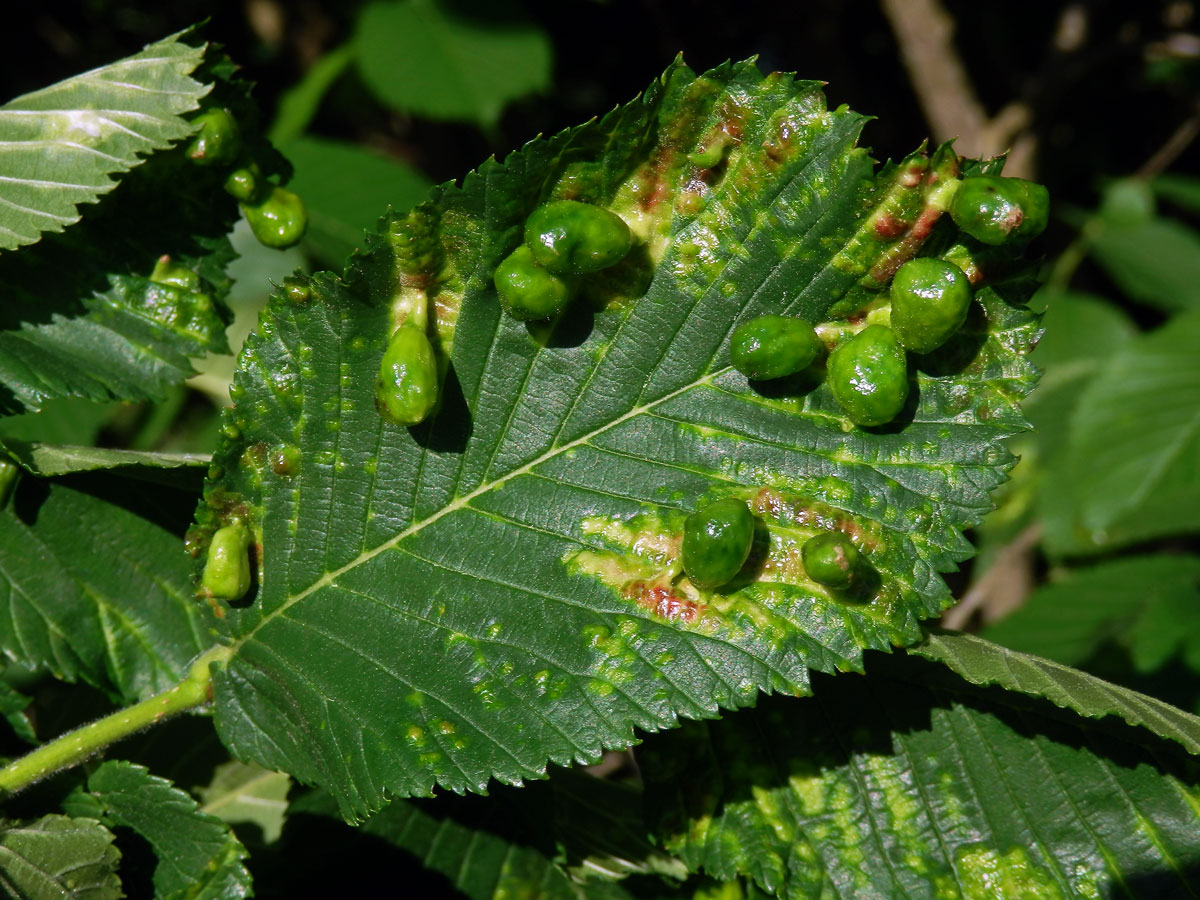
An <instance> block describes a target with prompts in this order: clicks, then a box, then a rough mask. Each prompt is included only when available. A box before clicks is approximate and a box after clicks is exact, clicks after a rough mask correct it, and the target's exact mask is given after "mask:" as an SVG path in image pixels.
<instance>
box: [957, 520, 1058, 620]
mask: <svg viewBox="0 0 1200 900" xmlns="http://www.w3.org/2000/svg"><path fill="white" fill-rule="evenodd" d="M1041 539H1042V525H1041V523H1040V522H1034V523H1033V524H1032V525H1029V526H1028V527H1026V528H1025V529H1024V530H1023V531H1022V532H1021V533H1020V534H1018V535H1017V536H1016V537H1015V538H1013V539H1012V541H1010V542H1009V543H1008V545H1007V546H1006V547H1005V548H1004V549H1003V550H1001V551H1000V552H999V553H998V554H997V556H996V560H995V562H993V563H992V565H991V567H990V568H989V569H988V570H987V571H986V572H984V573H983V577H981V578H980V579H979V580H978V581H976V582H975V584H973V585H971V588H970V590H968V591H967V592H966V593H965V594H963V598H962V599H961V600H960V601H958V604H957V605H956V606H952V607H950V609H948V610H946V612H945V613H943V614H942V625H943V626H944V627H946V628H953V629H955V630H958V631H961V630H962V627H963V626H964V625H966V624H967V622H969V621H970V620H971V617H972V616H973V615H974V614H975V613H976V611H978V610H980V609H984V608H990V607H991V606H992V605H993V603H994V602H995V601H996V599H997V598H1000V597H1003V598H1004V600H1005V603H1004V604H1003V606H1004V607H1005V611H1007V610H1008V609H1011V608H1012V607H1013V606H1014V605H1019V604H1020V602H1022V601H1023V600H1024V595H1025V594H1026V593H1027V592H1028V591H1027V585H1028V584H1029V583H1030V582H1031V581H1032V579H1031V577H1030V572H1029V557H1030V556H1031V554H1032V553H1033V548H1034V547H1036V546H1037V545H1038V542H1039V541H1040V540H1041ZM1014 582H1015V585H1014ZM1014 586H1015V587H1016V588H1017V590H1011V588H1013V587H1014ZM1014 596H1017V597H1018V600H1017V603H1016V604H1014V603H1013V602H1012V599H1013V597H1014Z"/></svg>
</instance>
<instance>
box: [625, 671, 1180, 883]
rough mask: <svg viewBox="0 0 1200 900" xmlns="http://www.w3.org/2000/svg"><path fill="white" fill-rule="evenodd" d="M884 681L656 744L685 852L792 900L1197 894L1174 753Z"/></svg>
mask: <svg viewBox="0 0 1200 900" xmlns="http://www.w3.org/2000/svg"><path fill="white" fill-rule="evenodd" d="M875 663H878V669H876V670H875V671H874V672H873V673H870V674H868V675H867V676H866V677H865V678H863V677H854V676H842V677H836V678H829V677H826V676H818V681H819V684H818V685H817V688H816V690H815V692H814V696H813V697H812V698H804V699H801V700H793V699H788V698H772V699H771V700H769V701H766V702H764V703H763V704H761V705H760V706H759V707H758V708H757V709H756V710H753V711H750V710H747V711H740V712H738V713H737V714H735V715H733V716H730V717H728V718H727V719H726V720H723V721H721V722H717V723H702V724H689V725H688V726H686V728H685V729H684V730H681V731H676V732H671V733H668V734H664V735H660V736H656V737H654V738H653V739H652V741H653V743H651V742H649V741H648V742H647V747H646V749H645V750H644V751H641V752H640V755H639V763H640V765H641V767H642V771H643V772H644V773H645V774H646V779H647V809H648V810H650V811H651V814H652V815H653V814H655V813H657V814H658V822H657V828H658V830H659V833H660V834H662V835H663V836H664V839H665V843H666V846H667V848H668V849H669V850H672V851H673V852H675V853H677V854H678V855H679V856H681V858H683V859H684V861H685V862H687V863H688V865H689V867H690V868H691V869H692V870H693V871H704V872H706V873H708V874H709V875H711V876H713V877H717V878H722V879H725V878H729V877H733V876H734V875H736V874H739V873H740V874H744V875H747V876H749V877H753V878H754V879H755V881H756V882H757V883H758V884H759V885H760V886H762V887H763V888H765V889H766V890H768V891H771V892H773V893H776V894H778V895H779V896H781V897H785V898H802V897H812V896H820V895H825V896H847V897H848V896H854V897H860V896H880V897H883V896H908V897H913V898H921V897H964V898H966V897H983V896H1005V897H1009V896H1022V895H1024V896H1041V897H1055V898H1063V897H1081V898H1082V897H1093V896H1106V895H1109V894H1113V895H1119V894H1121V893H1125V894H1128V895H1131V896H1141V895H1145V894H1151V895H1152V894H1154V893H1156V892H1162V893H1163V894H1164V895H1170V894H1175V895H1178V896H1189V895H1191V894H1194V893H1195V892H1196V890H1197V888H1198V886H1197V884H1196V876H1195V871H1196V869H1195V860H1196V857H1197V854H1198V853H1200V846H1198V845H1197V843H1196V841H1195V825H1196V821H1197V818H1198V816H1200V807H1198V806H1197V803H1196V799H1195V797H1196V783H1197V769H1196V767H1195V765H1194V762H1193V761H1192V760H1189V759H1187V758H1184V757H1182V755H1181V754H1179V753H1177V752H1175V748H1173V747H1172V746H1171V745H1169V744H1164V743H1163V742H1160V741H1157V740H1156V739H1155V738H1153V737H1152V736H1150V735H1148V734H1146V733H1145V732H1143V731H1141V730H1140V729H1128V728H1124V727H1119V728H1108V727H1104V726H1101V725H1098V724H1097V723H1093V722H1088V721H1087V720H1084V719H1080V718H1078V717H1075V716H1069V715H1068V716H1064V715H1063V714H1062V713H1060V712H1059V711H1058V710H1057V709H1055V708H1054V707H1053V706H1050V705H1049V704H1048V703H1046V702H1045V701H1030V700H1027V699H1026V698H1023V697H1020V696H1018V695H1015V694H1011V693H1005V692H1000V691H996V690H995V689H992V690H988V689H981V688H976V687H972V686H969V685H967V684H966V683H964V682H963V681H961V680H960V679H958V678H957V677H955V676H953V675H949V673H946V672H945V670H941V671H939V670H938V668H937V666H936V665H934V666H932V667H931V666H930V664H928V663H925V662H923V661H920V660H917V659H914V658H912V657H907V658H905V657H895V658H890V659H883V658H880V657H876V658H874V659H873V660H872V664H873V665H874V664H875ZM652 751H653V752H652Z"/></svg>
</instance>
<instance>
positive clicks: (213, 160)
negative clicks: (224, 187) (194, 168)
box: [184, 107, 242, 166]
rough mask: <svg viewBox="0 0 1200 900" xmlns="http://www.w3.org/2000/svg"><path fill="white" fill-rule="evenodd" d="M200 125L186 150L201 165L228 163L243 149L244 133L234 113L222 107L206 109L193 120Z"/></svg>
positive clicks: (193, 160) (192, 159)
mask: <svg viewBox="0 0 1200 900" xmlns="http://www.w3.org/2000/svg"><path fill="white" fill-rule="evenodd" d="M192 121H193V122H195V123H198V124H199V126H200V129H199V131H197V132H196V135H195V137H193V138H192V140H191V142H190V143H189V144H188V145H187V149H186V150H185V151H184V152H185V153H186V154H187V157H188V159H190V160H191V161H192V162H194V163H196V164H198V165H201V166H214V165H227V164H229V163H232V162H233V161H234V160H235V159H237V155H238V153H240V152H241V149H242V135H241V130H240V129H239V128H238V124H237V120H236V119H235V118H234V117H233V114H232V113H231V112H230V111H229V110H227V109H222V108H220V107H214V108H213V109H206V110H205V111H204V112H202V113H200V115H198V116H197V117H196V118H195V119H193V120H192Z"/></svg>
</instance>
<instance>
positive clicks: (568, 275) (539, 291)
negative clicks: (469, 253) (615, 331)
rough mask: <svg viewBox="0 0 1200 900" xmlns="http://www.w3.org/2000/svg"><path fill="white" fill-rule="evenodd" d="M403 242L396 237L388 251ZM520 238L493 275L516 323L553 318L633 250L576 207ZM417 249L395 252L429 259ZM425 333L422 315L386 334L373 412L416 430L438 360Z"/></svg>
mask: <svg viewBox="0 0 1200 900" xmlns="http://www.w3.org/2000/svg"><path fill="white" fill-rule="evenodd" d="M401 237H402V236H401V235H394V236H393V244H396V243H397V241H399V240H400V239H401ZM524 238H525V240H524V242H523V243H522V244H521V246H519V247H518V248H517V249H516V250H514V251H513V252H512V253H510V254H509V255H508V256H507V257H506V258H505V259H504V261H503V262H501V263H500V265H499V266H497V267H496V271H495V273H494V281H495V284H496V291H497V293H498V294H499V295H500V305H501V307H502V308H503V309H504V311H505V312H506V313H508V314H509V315H510V316H512V317H513V318H514V319H518V320H520V321H522V322H533V321H537V320H538V319H549V318H551V317H553V316H556V315H558V313H560V312H561V311H562V310H563V308H564V307H565V306H566V305H567V303H568V301H570V299H571V294H572V293H573V292H574V288H575V286H576V283H577V280H578V279H579V278H580V277H582V276H585V275H587V274H588V273H591V272H598V271H600V270H601V269H607V268H608V267H610V266H614V265H616V264H617V263H619V262H620V261H621V260H622V259H624V258H625V255H626V254H627V253H628V252H629V248H630V246H632V244H633V236H632V235H631V234H630V232H629V226H628V225H626V224H625V222H624V221H623V220H622V219H621V217H620V216H618V215H616V213H613V212H610V211H609V210H607V209H604V208H603V207H599V206H592V205H591V204H588V203H580V202H578V201H576V200H556V201H554V202H551V203H547V204H544V205H543V206H539V207H538V208H537V209H535V210H534V211H533V212H532V213H531V214H530V216H529V218H528V219H526V220H525V235H524ZM412 240H416V239H412V238H411V236H410V243H411V242H412ZM417 243H418V244H421V246H420V247H416V246H408V245H405V246H402V247H398V249H397V252H398V254H400V255H403V256H413V255H414V254H417V253H418V251H419V252H420V253H424V254H432V253H434V251H433V250H432V249H430V248H427V247H425V246H424V242H423V241H420V240H417ZM426 332H427V325H426V316H425V313H424V312H423V311H420V312H418V313H416V314H413V315H410V316H409V317H408V319H406V320H405V322H404V324H403V325H401V326H400V327H399V328H397V329H396V330H395V331H394V332H393V333H392V336H391V338H389V340H388V346H387V349H386V350H385V351H384V354H383V359H382V360H381V361H380V364H379V375H378V377H377V378H376V379H375V406H376V408H378V410H379V412H380V414H381V415H382V416H383V417H384V418H386V419H387V420H388V421H390V422H395V423H396V424H397V425H407V426H411V425H419V424H420V423H421V422H423V421H425V419H426V418H428V417H429V415H430V414H431V413H432V412H433V410H434V408H435V407H436V406H437V401H438V366H437V357H436V355H435V354H434V350H433V345H432V344H431V343H430V340H429V337H428V335H427V333H426Z"/></svg>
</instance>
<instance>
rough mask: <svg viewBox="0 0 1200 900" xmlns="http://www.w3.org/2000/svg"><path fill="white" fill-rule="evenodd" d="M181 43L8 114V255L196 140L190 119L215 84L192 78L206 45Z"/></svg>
mask: <svg viewBox="0 0 1200 900" xmlns="http://www.w3.org/2000/svg"><path fill="white" fill-rule="evenodd" d="M180 36H181V35H178V34H177V35H172V36H171V37H168V38H165V39H163V40H161V41H158V42H156V43H154V44H150V45H149V46H147V47H146V48H145V49H143V50H142V51H141V52H139V53H135V54H134V55H132V56H129V57H126V58H125V59H123V60H120V61H119V62H115V63H112V64H110V65H107V66H102V67H100V68H98V69H93V70H92V71H90V72H85V73H83V74H82V75H77V76H75V77H73V78H69V79H67V80H65V81H61V82H59V83H58V84H55V85H52V86H50V87H47V88H42V89H41V90H38V91H34V92H32V93H30V94H25V95H23V96H21V97H17V98H16V99H14V100H10V101H9V102H8V103H6V104H4V105H3V106H0V172H3V173H4V176H3V178H0V181H2V182H3V186H2V187H0V250H13V249H15V248H17V247H20V246H23V245H26V244H31V243H34V242H36V241H37V240H38V239H39V238H40V237H41V235H42V234H43V233H45V232H57V231H62V230H63V228H65V227H66V226H68V225H71V224H73V223H74V222H77V221H78V220H79V218H80V213H79V212H78V210H77V207H78V206H79V205H81V204H84V203H94V202H95V201H96V200H98V199H99V197H100V195H101V194H103V193H105V192H107V191H110V190H112V188H114V187H115V186H116V182H115V181H114V180H112V179H110V177H109V176H110V175H113V174H114V173H120V172H127V171H129V170H130V169H132V168H134V167H135V166H137V165H139V164H140V163H141V162H143V161H144V158H143V157H142V154H146V153H151V152H153V151H155V150H161V149H163V148H165V147H168V146H170V145H171V144H172V143H173V142H174V141H177V140H179V139H180V138H182V137H184V136H186V135H188V134H190V133H191V131H192V129H193V126H192V125H191V124H190V123H188V122H186V121H185V120H184V119H183V118H182V114H183V113H185V112H188V111H190V110H194V109H196V108H198V106H199V101H200V98H201V97H202V96H204V95H205V94H206V93H208V90H209V86H208V85H205V84H202V83H201V82H199V81H196V80H195V79H193V78H191V77H189V76H190V75H191V73H192V71H193V70H195V68H196V67H197V66H198V65H199V64H200V61H201V60H202V58H203V56H204V47H203V46H199V47H192V46H189V45H188V44H185V43H182V42H181V41H180V40H179V38H180ZM25 173H28V174H25Z"/></svg>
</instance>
